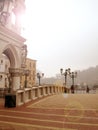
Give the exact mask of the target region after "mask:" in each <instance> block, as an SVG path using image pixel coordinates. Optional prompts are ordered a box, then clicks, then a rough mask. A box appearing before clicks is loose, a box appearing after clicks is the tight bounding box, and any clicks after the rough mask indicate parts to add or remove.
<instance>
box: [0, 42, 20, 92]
mask: <svg viewBox="0 0 98 130" xmlns="http://www.w3.org/2000/svg"><path fill="white" fill-rule="evenodd" d="M1 54H4V55H5V56H6V57H7V58H8V59H9V62H10V66H9V71H8V72H6V71H4V72H3V75H5V76H4V77H7V78H8V82H9V88H10V90H11V91H16V90H17V89H19V87H20V73H21V63H20V59H21V58H20V56H19V55H18V52H17V51H16V49H15V47H14V45H11V44H8V45H6V46H5V47H4V48H2V52H1ZM4 84H5V83H4Z"/></svg>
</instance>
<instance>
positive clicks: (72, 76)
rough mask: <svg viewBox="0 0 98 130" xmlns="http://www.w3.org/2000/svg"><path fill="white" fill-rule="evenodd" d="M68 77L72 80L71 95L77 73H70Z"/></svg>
mask: <svg viewBox="0 0 98 130" xmlns="http://www.w3.org/2000/svg"><path fill="white" fill-rule="evenodd" d="M69 76H70V78H72V85H71V93H74V90H75V88H74V79H75V78H76V77H77V72H70V73H69Z"/></svg>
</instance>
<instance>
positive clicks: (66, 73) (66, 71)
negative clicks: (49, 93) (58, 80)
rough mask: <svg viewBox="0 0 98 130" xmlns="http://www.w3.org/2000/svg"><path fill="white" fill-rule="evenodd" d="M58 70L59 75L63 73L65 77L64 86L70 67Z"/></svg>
mask: <svg viewBox="0 0 98 130" xmlns="http://www.w3.org/2000/svg"><path fill="white" fill-rule="evenodd" d="M60 72H61V75H64V77H65V86H66V83H67V75H68V74H69V73H70V68H68V69H66V70H65V72H63V69H62V68H61V69H60Z"/></svg>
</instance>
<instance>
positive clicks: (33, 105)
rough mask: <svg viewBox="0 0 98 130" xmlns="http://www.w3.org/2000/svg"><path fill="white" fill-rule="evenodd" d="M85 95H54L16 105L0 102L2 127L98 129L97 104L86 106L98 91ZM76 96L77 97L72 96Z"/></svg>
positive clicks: (8, 129) (12, 129)
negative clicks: (11, 106) (7, 105)
mask: <svg viewBox="0 0 98 130" xmlns="http://www.w3.org/2000/svg"><path fill="white" fill-rule="evenodd" d="M82 96H83V95H79V94H78V95H72V94H70V95H69V96H68V97H67V98H66V97H64V96H62V95H54V96H50V97H46V98H44V99H41V100H36V101H32V102H30V103H27V104H25V105H23V106H20V107H15V108H4V106H3V105H4V104H3V105H1V106H0V130H18V129H21V130H98V109H95V108H94V105H93V106H92V105H91V106H92V108H87V105H88V106H90V104H89V101H88V103H87V102H86V99H89V98H95V97H96V98H98V95H85V98H84V97H82ZM88 96H89V97H88ZM76 98H77V100H78V101H76V100H75V101H74V100H72V99H76ZM81 98H82V99H81ZM64 101H65V102H64ZM70 101H72V102H70ZM84 101H85V102H86V105H83V104H85V102H84ZM95 101H96V99H95ZM2 103H3V102H2ZM82 103H83V104H82ZM92 103H93V104H95V103H94V102H92ZM92 103H91V104H92ZM97 104H98V103H97ZM97 104H96V105H95V106H97Z"/></svg>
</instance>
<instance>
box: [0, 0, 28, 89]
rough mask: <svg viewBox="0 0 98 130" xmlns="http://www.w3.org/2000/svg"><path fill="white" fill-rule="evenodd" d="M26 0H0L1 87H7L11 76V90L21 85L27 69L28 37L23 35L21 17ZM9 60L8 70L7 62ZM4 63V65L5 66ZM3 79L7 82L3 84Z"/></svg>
mask: <svg viewBox="0 0 98 130" xmlns="http://www.w3.org/2000/svg"><path fill="white" fill-rule="evenodd" d="M24 12H25V0H0V87H6V82H8V79H7V78H9V79H10V80H9V81H10V82H9V84H10V86H9V87H10V88H11V91H16V90H17V89H19V87H20V76H21V74H22V73H23V71H24V69H25V61H26V56H27V46H26V45H25V44H24V43H25V41H26V39H25V38H23V37H22V36H21V17H22V15H23V13H24ZM4 57H5V59H7V60H5V62H7V61H9V66H8V68H7V71H6V70H5V69H6V67H4V66H5V65H6V63H2V58H4ZM3 64H4V66H3ZM2 81H3V82H4V81H5V83H4V84H3V85H2Z"/></svg>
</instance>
